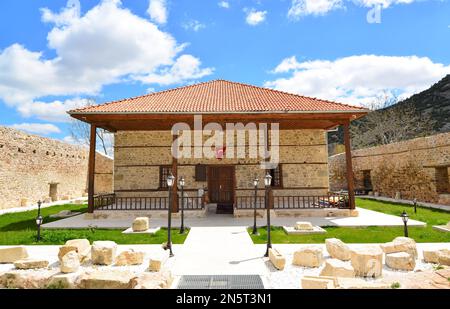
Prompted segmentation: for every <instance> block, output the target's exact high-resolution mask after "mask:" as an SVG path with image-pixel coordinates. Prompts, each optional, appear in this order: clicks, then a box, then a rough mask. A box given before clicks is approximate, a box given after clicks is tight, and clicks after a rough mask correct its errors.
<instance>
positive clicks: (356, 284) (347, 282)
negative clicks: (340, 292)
mask: <svg viewBox="0 0 450 309" xmlns="http://www.w3.org/2000/svg"><path fill="white" fill-rule="evenodd" d="M337 281H338V285H339V289H370V290H373V289H390V288H391V286H390V285H389V284H388V283H383V282H370V281H366V280H363V279H360V278H345V277H339V278H337Z"/></svg>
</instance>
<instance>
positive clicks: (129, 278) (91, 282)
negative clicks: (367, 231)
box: [77, 269, 136, 289]
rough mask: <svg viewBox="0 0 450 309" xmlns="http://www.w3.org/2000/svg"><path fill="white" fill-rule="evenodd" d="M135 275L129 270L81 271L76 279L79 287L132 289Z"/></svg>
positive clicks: (134, 283)
mask: <svg viewBox="0 0 450 309" xmlns="http://www.w3.org/2000/svg"><path fill="white" fill-rule="evenodd" d="M135 278H136V275H135V274H133V273H132V272H129V271H119V270H111V269H107V270H96V271H92V272H86V273H83V274H82V275H81V276H80V277H79V279H78V285H77V287H78V288H80V289H132V288H134V286H135V285H136V281H135V280H134V279H135Z"/></svg>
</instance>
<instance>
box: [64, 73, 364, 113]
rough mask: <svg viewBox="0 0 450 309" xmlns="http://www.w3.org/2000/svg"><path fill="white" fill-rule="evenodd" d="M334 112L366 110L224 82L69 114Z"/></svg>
mask: <svg viewBox="0 0 450 309" xmlns="http://www.w3.org/2000/svg"><path fill="white" fill-rule="evenodd" d="M280 112H294V113H295V112H297V113H307V112H314V113H316V112H324V113H327V112H329V113H330V112H334V113H352V112H354V113H365V112H367V110H366V109H364V108H361V107H356V106H350V105H346V104H340V103H335V102H331V101H326V100H319V99H316V98H309V97H305V96H301V95H296V94H291V93H287V92H282V91H277V90H273V89H267V88H262V87H257V86H252V85H247V84H242V83H236V82H230V81H225V80H213V81H209V82H204V83H199V84H195V85H190V86H185V87H179V88H174V89H170V90H165V91H161V92H156V93H151V94H147V95H144V96H140V97H135V98H129V99H125V100H121V101H115V102H110V103H105V104H102V105H96V106H89V107H85V108H81V109H76V110H72V111H70V112H69V113H70V114H99V113H100V114H101V113H105V114H109V113H117V114H120V113H136V114H139V113H141V114H148V113H152V114H167V113H176V114H182V113H186V114H209V113H222V114H226V113H280Z"/></svg>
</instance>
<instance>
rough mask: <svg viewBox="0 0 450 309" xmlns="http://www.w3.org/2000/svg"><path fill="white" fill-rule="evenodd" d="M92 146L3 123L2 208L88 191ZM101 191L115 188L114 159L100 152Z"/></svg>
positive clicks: (0, 129) (98, 184)
mask: <svg viewBox="0 0 450 309" xmlns="http://www.w3.org/2000/svg"><path fill="white" fill-rule="evenodd" d="M88 156H89V151H88V149H86V148H84V147H80V146H75V145H70V144H67V143H64V142H61V141H57V140H54V139H49V138H44V137H39V136H35V135H30V134H27V133H24V132H22V131H18V130H15V129H11V128H7V127H2V126H0V209H2V208H12V207H19V206H26V205H27V204H30V203H36V202H37V201H38V200H47V201H49V200H53V201H55V200H60V199H68V198H77V197H81V196H83V195H85V194H86V192H87V167H88ZM97 162H98V164H97V168H96V173H95V178H96V188H95V191H96V192H97V193H102V192H110V191H111V189H112V181H113V179H112V166H113V160H112V159H111V158H108V157H105V156H103V155H101V154H97Z"/></svg>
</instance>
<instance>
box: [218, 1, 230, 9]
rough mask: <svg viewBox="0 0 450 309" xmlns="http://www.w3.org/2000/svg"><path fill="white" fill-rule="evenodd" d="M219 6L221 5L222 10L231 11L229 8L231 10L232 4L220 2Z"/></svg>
mask: <svg viewBox="0 0 450 309" xmlns="http://www.w3.org/2000/svg"><path fill="white" fill-rule="evenodd" d="M218 5H219V6H220V7H221V8H224V9H229V8H230V3H229V2H228V1H220V2H219V3H218Z"/></svg>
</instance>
